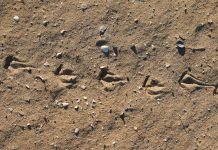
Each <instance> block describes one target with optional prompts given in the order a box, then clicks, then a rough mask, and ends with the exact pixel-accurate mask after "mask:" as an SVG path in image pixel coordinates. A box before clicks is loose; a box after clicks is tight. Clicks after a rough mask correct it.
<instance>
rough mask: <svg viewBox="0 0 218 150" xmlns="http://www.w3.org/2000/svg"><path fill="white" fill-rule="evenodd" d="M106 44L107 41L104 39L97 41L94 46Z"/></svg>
mask: <svg viewBox="0 0 218 150" xmlns="http://www.w3.org/2000/svg"><path fill="white" fill-rule="evenodd" d="M105 44H107V41H106V40H105V39H97V41H96V46H103V45H105Z"/></svg>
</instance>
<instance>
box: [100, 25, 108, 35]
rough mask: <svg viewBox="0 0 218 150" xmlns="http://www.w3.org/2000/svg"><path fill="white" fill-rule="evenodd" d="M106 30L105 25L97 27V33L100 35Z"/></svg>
mask: <svg viewBox="0 0 218 150" xmlns="http://www.w3.org/2000/svg"><path fill="white" fill-rule="evenodd" d="M106 30H107V27H106V26H104V25H101V26H100V28H99V34H100V35H104V33H105V32H106Z"/></svg>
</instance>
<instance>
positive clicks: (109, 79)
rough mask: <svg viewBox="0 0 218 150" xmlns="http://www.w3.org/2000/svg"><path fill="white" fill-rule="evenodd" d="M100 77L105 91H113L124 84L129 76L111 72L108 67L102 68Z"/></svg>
mask: <svg viewBox="0 0 218 150" xmlns="http://www.w3.org/2000/svg"><path fill="white" fill-rule="evenodd" d="M98 79H99V80H100V81H101V83H102V84H103V86H104V90H105V91H113V90H115V88H116V87H118V86H123V85H125V84H126V83H127V82H128V80H127V78H125V77H123V76H121V75H116V74H114V73H112V72H109V71H108V68H107V67H102V68H101V71H100V73H99V76H98Z"/></svg>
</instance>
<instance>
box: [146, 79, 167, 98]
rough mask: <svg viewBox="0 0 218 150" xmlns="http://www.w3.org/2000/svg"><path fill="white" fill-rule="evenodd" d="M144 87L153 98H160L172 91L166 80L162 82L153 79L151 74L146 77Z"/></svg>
mask: <svg viewBox="0 0 218 150" xmlns="http://www.w3.org/2000/svg"><path fill="white" fill-rule="evenodd" d="M143 87H144V88H145V90H146V94H147V95H148V96H150V97H153V98H160V97H163V96H164V95H166V94H168V93H169V92H170V91H169V89H167V88H166V87H165V83H164V82H160V81H159V80H157V79H152V78H150V76H147V77H146V78H145V81H144V82H143Z"/></svg>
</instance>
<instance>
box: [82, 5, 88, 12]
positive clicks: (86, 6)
mask: <svg viewBox="0 0 218 150" xmlns="http://www.w3.org/2000/svg"><path fill="white" fill-rule="evenodd" d="M80 9H81V10H82V11H85V10H86V9H88V4H87V3H82V4H81V6H80Z"/></svg>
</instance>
